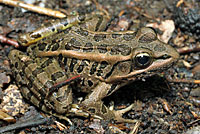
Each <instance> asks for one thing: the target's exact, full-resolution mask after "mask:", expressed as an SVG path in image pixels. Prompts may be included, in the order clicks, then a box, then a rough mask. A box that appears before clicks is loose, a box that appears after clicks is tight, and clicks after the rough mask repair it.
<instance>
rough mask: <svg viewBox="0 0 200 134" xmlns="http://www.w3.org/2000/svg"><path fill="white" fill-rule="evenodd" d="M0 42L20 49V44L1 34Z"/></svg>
mask: <svg viewBox="0 0 200 134" xmlns="http://www.w3.org/2000/svg"><path fill="white" fill-rule="evenodd" d="M0 42H1V43H7V44H10V45H12V46H14V47H15V48H18V47H19V44H18V42H17V41H15V40H12V39H9V38H7V37H5V36H3V35H1V34H0Z"/></svg>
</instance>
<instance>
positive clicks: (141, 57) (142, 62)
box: [135, 52, 152, 68]
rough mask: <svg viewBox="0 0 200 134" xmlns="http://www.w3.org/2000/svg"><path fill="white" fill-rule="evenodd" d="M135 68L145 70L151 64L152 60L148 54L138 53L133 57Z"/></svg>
mask: <svg viewBox="0 0 200 134" xmlns="http://www.w3.org/2000/svg"><path fill="white" fill-rule="evenodd" d="M135 63H136V67H138V68H145V67H147V66H149V65H150V64H151V63H152V58H151V56H150V55H149V54H148V53H146V52H145V53H138V54H137V55H136V56H135Z"/></svg>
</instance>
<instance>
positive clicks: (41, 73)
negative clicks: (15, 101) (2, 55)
mask: <svg viewBox="0 0 200 134" xmlns="http://www.w3.org/2000/svg"><path fill="white" fill-rule="evenodd" d="M9 59H10V61H11V66H12V69H13V71H14V76H15V77H16V78H15V79H16V82H17V84H18V86H19V87H20V88H21V91H22V94H23V96H24V97H25V98H27V99H28V100H30V101H31V102H32V103H33V104H34V105H36V106H37V107H39V108H41V109H42V110H43V111H45V112H47V113H51V114H52V113H58V114H60V115H63V114H66V113H67V111H68V110H69V106H70V104H71V103H72V91H71V88H69V86H68V85H65V86H62V87H60V88H58V89H57V90H56V91H52V92H51V91H50V89H51V87H52V86H54V84H55V83H58V82H60V81H63V80H66V79H67V76H66V75H65V72H63V70H62V69H61V68H60V67H59V64H58V63H57V61H56V60H55V59H54V58H41V59H37V58H36V60H33V59H32V58H30V56H27V55H25V54H24V53H22V52H21V51H18V50H12V51H11V52H10V53H9Z"/></svg>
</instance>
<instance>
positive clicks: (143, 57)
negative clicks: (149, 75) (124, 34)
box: [137, 55, 150, 65]
mask: <svg viewBox="0 0 200 134" xmlns="http://www.w3.org/2000/svg"><path fill="white" fill-rule="evenodd" d="M149 59H150V58H149V56H146V55H141V56H139V57H137V61H138V63H140V64H141V65H145V64H146V63H148V62H149Z"/></svg>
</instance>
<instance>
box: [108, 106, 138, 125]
mask: <svg viewBox="0 0 200 134" xmlns="http://www.w3.org/2000/svg"><path fill="white" fill-rule="evenodd" d="M133 107H134V104H131V105H130V106H128V107H126V108H124V109H121V110H114V109H113V107H110V108H109V110H111V112H112V113H113V114H114V116H115V117H114V120H116V121H117V122H126V123H135V122H137V121H138V120H132V119H125V118H123V117H122V116H123V114H124V113H126V112H128V111H130V110H131V109H132V108H133Z"/></svg>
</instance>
